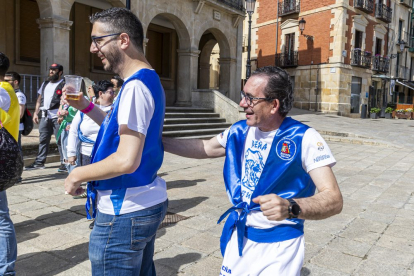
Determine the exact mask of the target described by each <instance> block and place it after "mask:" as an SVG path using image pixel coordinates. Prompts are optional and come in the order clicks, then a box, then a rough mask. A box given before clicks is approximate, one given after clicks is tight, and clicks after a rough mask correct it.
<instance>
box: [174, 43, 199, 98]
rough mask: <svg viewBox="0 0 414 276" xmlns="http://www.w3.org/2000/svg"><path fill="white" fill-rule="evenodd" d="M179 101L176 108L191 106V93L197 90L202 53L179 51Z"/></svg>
mask: <svg viewBox="0 0 414 276" xmlns="http://www.w3.org/2000/svg"><path fill="white" fill-rule="evenodd" d="M177 53H178V70H177V100H176V102H175V105H176V106H191V104H192V103H191V96H192V95H191V93H192V91H193V90H194V89H196V88H197V71H198V70H197V65H198V56H199V55H200V51H198V50H196V51H194V50H190V49H188V50H181V49H179V50H177Z"/></svg>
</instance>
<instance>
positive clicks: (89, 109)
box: [81, 102, 95, 114]
mask: <svg viewBox="0 0 414 276" xmlns="http://www.w3.org/2000/svg"><path fill="white" fill-rule="evenodd" d="M94 107H95V105H94V104H93V102H90V103H89V105H88V107H86V108H85V109H82V110H81V112H82V113H84V114H86V113H89V112H91V111H92V109H93V108H94Z"/></svg>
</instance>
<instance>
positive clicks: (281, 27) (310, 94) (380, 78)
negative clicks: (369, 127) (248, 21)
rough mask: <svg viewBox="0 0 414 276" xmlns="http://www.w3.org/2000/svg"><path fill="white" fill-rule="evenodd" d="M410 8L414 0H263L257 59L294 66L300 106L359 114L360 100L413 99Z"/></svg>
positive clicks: (256, 21) (378, 103)
mask: <svg viewBox="0 0 414 276" xmlns="http://www.w3.org/2000/svg"><path fill="white" fill-rule="evenodd" d="M411 10H412V1H411V0H397V1H394V0H278V1H277V4H276V1H273V0H258V2H257V4H256V11H255V14H256V15H255V16H254V17H253V26H252V30H253V31H252V34H253V35H252V37H253V39H252V53H251V54H252V58H253V60H257V66H260V67H261V66H265V65H274V64H276V65H278V66H280V67H282V68H285V69H286V70H287V71H288V72H289V74H290V75H291V78H292V81H293V82H294V93H295V106H296V107H298V108H302V109H310V110H318V111H322V112H326V113H334V114H339V115H344V116H350V117H359V116H360V115H361V114H360V113H361V106H362V105H367V107H368V109H370V108H371V107H380V108H383V107H385V106H386V105H387V103H397V104H398V103H400V104H402V103H408V104H412V101H413V91H412V90H411V89H410V88H411V87H414V86H413V85H412V84H411V83H410V81H412V80H413V78H412V76H413V72H412V66H411V65H412V60H413V54H412V52H413V51H414V48H413V47H414V46H412V44H413V43H412V35H413V33H412V31H411V30H412V22H411ZM302 19H303V20H304V21H305V22H306V23H305V24H304V27H305V28H304V30H303V32H301V29H300V22H301V20H302ZM246 33H247V32H246ZM401 42H402V43H404V42H405V43H406V44H405V47H404V48H403V51H401V50H400V44H401ZM390 93H391V94H392V96H390ZM383 109H384V108H383Z"/></svg>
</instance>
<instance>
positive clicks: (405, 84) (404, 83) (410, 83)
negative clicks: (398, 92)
mask: <svg viewBox="0 0 414 276" xmlns="http://www.w3.org/2000/svg"><path fill="white" fill-rule="evenodd" d="M397 83H398V84H401V85H404V86H405V87H408V88H410V89H413V90H414V83H413V82H411V81H399V80H397Z"/></svg>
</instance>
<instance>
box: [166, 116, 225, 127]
mask: <svg viewBox="0 0 414 276" xmlns="http://www.w3.org/2000/svg"><path fill="white" fill-rule="evenodd" d="M225 122H226V119H225V118H215V117H212V118H210V117H209V118H166V119H164V126H165V125H170V124H198V123H225Z"/></svg>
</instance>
